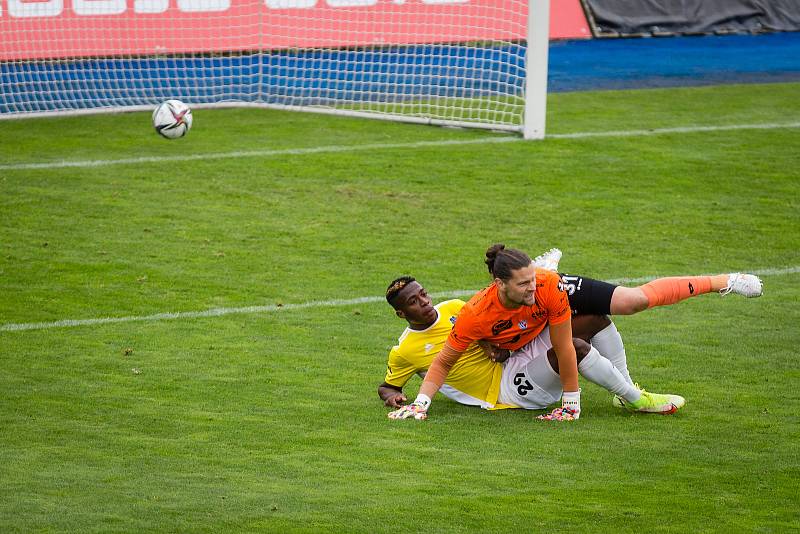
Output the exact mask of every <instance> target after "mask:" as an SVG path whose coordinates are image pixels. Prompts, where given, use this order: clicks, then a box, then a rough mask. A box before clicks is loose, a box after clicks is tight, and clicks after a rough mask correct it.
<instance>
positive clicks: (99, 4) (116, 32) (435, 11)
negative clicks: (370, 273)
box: [0, 0, 528, 129]
mask: <svg viewBox="0 0 800 534" xmlns="http://www.w3.org/2000/svg"><path fill="white" fill-rule="evenodd" d="M527 9H528V8H527V2H525V3H523V2H519V1H516V0H393V1H388V0H380V1H378V0H264V1H256V0H0V35H2V42H1V43H0V114H2V115H3V116H6V117H8V116H18V115H23V114H24V115H28V114H32V113H37V114H41V113H53V112H59V113H64V112H73V113H74V112H86V111H88V110H100V111H108V110H120V109H134V108H144V107H150V106H154V105H155V104H157V103H158V102H160V101H162V100H165V99H168V98H177V99H180V100H183V101H185V102H186V103H187V104H189V105H192V106H198V105H214V104H226V105H231V104H247V105H267V106H273V107H282V108H284V107H285V108H300V109H308V110H320V111H327V112H340V113H345V114H348V113H350V114H357V115H363V114H366V115H370V116H377V117H385V118H398V119H400V120H403V119H407V120H414V121H419V122H432V123H443V124H463V125H471V126H485V127H489V128H500V129H519V128H520V125H521V124H522V114H523V109H524V87H525V83H524V82H525V34H526V25H527Z"/></svg>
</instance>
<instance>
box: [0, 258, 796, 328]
mask: <svg viewBox="0 0 800 534" xmlns="http://www.w3.org/2000/svg"><path fill="white" fill-rule="evenodd" d="M796 273H800V266H797V267H786V268H782V269H762V270H760V271H755V272H753V273H752V274H756V275H758V276H780V275H787V274H796ZM654 278H658V276H642V277H637V278H617V279H614V280H607V281H608V282H609V283H612V284H617V285H625V284H640V283H644V282H649V281H650V280H653V279H654ZM476 291H477V290H475V289H456V290H453V291H440V292H438V293H431V297H432V298H434V299H439V298H444V297H470V296H472V295H474V294H475V293H476ZM384 300H385V299H384V297H382V296H380V297H378V296H372V297H357V298H352V299H332V300H317V301H310V302H301V303H296V304H267V305H263V306H243V307H240V308H212V309H209V310H202V311H187V312H168V313H156V314H153V315H139V316H128V317H98V318H94V319H64V320H61V321H52V322H45V323H7V324H4V325H0V332H19V331H24V330H51V329H54V328H69V327H76V326H92V325H104V324H115V323H133V322H157V321H169V320H174V319H198V318H205V317H221V316H224V315H235V314H255V313H275V312H278V311H290V310H302V309H305V308H330V307H344V306H353V305H357V304H372V303H375V302H383V301H384Z"/></svg>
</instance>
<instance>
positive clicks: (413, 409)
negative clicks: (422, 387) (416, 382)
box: [389, 393, 431, 421]
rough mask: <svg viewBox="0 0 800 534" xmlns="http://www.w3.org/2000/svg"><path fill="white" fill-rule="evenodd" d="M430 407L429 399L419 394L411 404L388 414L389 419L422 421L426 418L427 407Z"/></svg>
mask: <svg viewBox="0 0 800 534" xmlns="http://www.w3.org/2000/svg"><path fill="white" fill-rule="evenodd" d="M430 405H431V399H430V398H429V397H428V396H427V395H423V394H421V393H420V394H419V395H417V398H416V399H414V402H412V403H411V404H409V405H407V406H403V407H402V408H400V409H399V410H395V411H393V412H389V419H409V418H411V417H413V418H414V419H416V420H417V421H422V420H423V419H427V418H428V407H429V406H430Z"/></svg>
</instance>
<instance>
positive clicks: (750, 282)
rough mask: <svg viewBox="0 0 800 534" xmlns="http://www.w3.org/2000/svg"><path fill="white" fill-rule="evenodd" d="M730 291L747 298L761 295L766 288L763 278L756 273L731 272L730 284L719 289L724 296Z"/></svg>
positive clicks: (729, 276)
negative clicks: (763, 286)
mask: <svg viewBox="0 0 800 534" xmlns="http://www.w3.org/2000/svg"><path fill="white" fill-rule="evenodd" d="M728 293H735V294H737V295H742V296H744V297H747V298H753V297H760V296H761V295H762V294H763V293H764V290H763V288H762V286H761V279H760V278H759V277H757V276H756V275H754V274H744V273H731V274H730V275H728V285H727V286H726V287H724V288H722V289H720V290H719V294H720V295H722V296H723V297H724V296H725V295H727V294H728Z"/></svg>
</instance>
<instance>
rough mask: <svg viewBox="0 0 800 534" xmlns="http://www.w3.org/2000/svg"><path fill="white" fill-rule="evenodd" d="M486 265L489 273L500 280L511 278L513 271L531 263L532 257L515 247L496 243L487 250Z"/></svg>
mask: <svg viewBox="0 0 800 534" xmlns="http://www.w3.org/2000/svg"><path fill="white" fill-rule="evenodd" d="M485 263H486V267H488V268H489V274H491V275H492V276H493V277H494V278H499V279H500V280H509V279H511V271H516V270H517V269H521V268H522V267H527V266H529V265H530V264H531V258H530V257H529V256H528V255H527V254H525V253H524V252H522V251H521V250H517V249H515V248H506V246H505V245H503V244H502V243H495V244H494V245H492V246H491V247H489V248H488V249H487V250H486V260H485Z"/></svg>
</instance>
